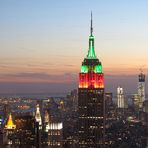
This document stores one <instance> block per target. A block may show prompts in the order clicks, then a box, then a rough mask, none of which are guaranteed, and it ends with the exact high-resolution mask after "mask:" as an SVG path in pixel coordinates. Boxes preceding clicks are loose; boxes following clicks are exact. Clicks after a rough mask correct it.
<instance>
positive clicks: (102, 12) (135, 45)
mask: <svg viewBox="0 0 148 148" xmlns="http://www.w3.org/2000/svg"><path fill="white" fill-rule="evenodd" d="M91 11H92V12H93V27H94V36H95V51H96V55H97V57H98V58H99V59H100V60H101V61H102V65H103V71H104V74H105V87H106V90H107V91H109V90H110V91H114V92H115V91H116V87H117V86H118V85H121V86H123V87H125V88H124V89H125V91H126V92H127V93H128V92H130V93H132V92H133V93H136V91H137V82H138V74H139V72H140V71H139V69H140V68H142V69H143V71H144V73H145V74H146V76H147V74H148V62H147V61H148V58H147V55H148V42H147V39H148V19H147V16H148V1H147V0H142V1H139V0H130V1H129V0H124V1H119V0H111V1H110V0H104V1H102V0H81V1H79V0H75V1H72V0H62V1H60V0H59V1H55V0H50V1H49V0H44V1H41V0H31V1H29V0H25V1H19V0H11V1H10V0H5V1H2V0H0V20H1V21H0V52H1V54H0V59H1V61H0V93H28V92H29V93H35V92H58V91H60V92H66V91H69V90H71V89H73V88H77V86H78V73H79V71H80V66H81V62H82V60H83V58H85V57H86V55H87V50H88V37H89V32H90V12H91ZM146 80H147V79H146ZM146 87H147V84H146ZM147 91H148V90H147Z"/></svg>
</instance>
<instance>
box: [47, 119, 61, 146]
mask: <svg viewBox="0 0 148 148" xmlns="http://www.w3.org/2000/svg"><path fill="white" fill-rule="evenodd" d="M62 141H63V123H62V122H50V123H49V126H48V147H50V148H62V147H63V144H62Z"/></svg>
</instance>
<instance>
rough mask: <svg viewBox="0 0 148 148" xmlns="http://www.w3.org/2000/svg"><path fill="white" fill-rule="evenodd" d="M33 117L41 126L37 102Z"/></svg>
mask: <svg viewBox="0 0 148 148" xmlns="http://www.w3.org/2000/svg"><path fill="white" fill-rule="evenodd" d="M35 119H36V122H38V123H39V126H42V118H41V114H40V107H39V104H37V106H36V113H35Z"/></svg>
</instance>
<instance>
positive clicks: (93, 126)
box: [78, 14, 104, 148]
mask: <svg viewBox="0 0 148 148" xmlns="http://www.w3.org/2000/svg"><path fill="white" fill-rule="evenodd" d="M78 113H79V147H80V148H81V147H83V148H88V147H91V148H98V147H101V146H102V145H103V131H104V74H103V73H102V64H101V62H100V61H99V59H98V58H97V57H96V54H95V50H94V36H93V27H92V14H91V27H90V36H89V49H88V54H87V57H86V58H84V60H83V62H82V66H81V72H80V73H79V88H78Z"/></svg>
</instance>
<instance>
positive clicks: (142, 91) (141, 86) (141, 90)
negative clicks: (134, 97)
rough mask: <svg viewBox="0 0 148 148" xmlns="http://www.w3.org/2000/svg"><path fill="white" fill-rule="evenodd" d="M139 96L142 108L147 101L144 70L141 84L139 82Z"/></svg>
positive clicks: (140, 75)
mask: <svg viewBox="0 0 148 148" xmlns="http://www.w3.org/2000/svg"><path fill="white" fill-rule="evenodd" d="M138 95H139V97H140V102H139V107H140V108H141V107H142V104H143V102H144V101H145V75H144V74H143V72H142V70H141V73H140V74H139V82H138Z"/></svg>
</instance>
